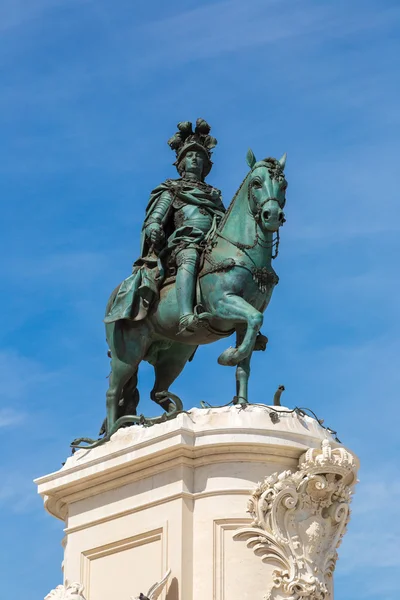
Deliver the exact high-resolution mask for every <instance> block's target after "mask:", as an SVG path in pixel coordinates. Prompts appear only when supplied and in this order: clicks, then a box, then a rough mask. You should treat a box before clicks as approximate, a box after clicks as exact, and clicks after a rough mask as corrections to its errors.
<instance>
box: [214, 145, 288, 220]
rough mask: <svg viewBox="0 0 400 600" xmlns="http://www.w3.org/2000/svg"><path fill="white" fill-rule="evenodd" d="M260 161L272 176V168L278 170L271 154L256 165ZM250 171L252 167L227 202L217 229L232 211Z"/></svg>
mask: <svg viewBox="0 0 400 600" xmlns="http://www.w3.org/2000/svg"><path fill="white" fill-rule="evenodd" d="M260 163H265V166H266V167H267V168H268V170H269V172H270V175H272V176H273V170H276V169H277V168H278V170H280V164H279V161H278V160H277V159H276V158H272V156H269V157H267V158H263V159H262V160H259V161H257V166H258V167H261V166H262V165H261V164H260ZM253 168H254V167H253ZM252 171H253V169H250V171H249V172H248V173H247V175H246V176H245V178H244V179H243V181H242V183H241V184H240V186H239V188H238V189H237V191H236V193H235V195H234V196H233V198H232V200H231V203H230V204H229V206H228V208H227V210H226V212H225V214H224V216H223V217H222V219H221V221H220V223H219V225H218V227H217V230H218V231H220V230H221V229H222V228H223V226H224V225H225V223H226V220H227V218H228V217H229V215H230V213H231V212H232V209H233V207H234V206H235V202H236V199H237V197H238V196H239V194H240V192H241V191H242V187H243V186H244V184H245V181H246V179H247V178H248V176H249V175H250V173H251V172H252Z"/></svg>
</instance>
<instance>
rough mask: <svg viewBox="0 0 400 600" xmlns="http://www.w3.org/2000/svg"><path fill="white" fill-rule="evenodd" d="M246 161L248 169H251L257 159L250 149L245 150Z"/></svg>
mask: <svg viewBox="0 0 400 600" xmlns="http://www.w3.org/2000/svg"><path fill="white" fill-rule="evenodd" d="M246 160H247V164H248V165H249V167H250V169H252V168H253V167H254V165H255V164H256V162H257V159H256V157H255V156H254V152H253V150H252V149H251V148H249V149H248V150H247V154H246Z"/></svg>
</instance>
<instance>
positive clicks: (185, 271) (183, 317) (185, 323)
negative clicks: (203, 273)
mask: <svg viewBox="0 0 400 600" xmlns="http://www.w3.org/2000/svg"><path fill="white" fill-rule="evenodd" d="M176 262H177V266H178V271H177V274H176V283H175V285H176V296H177V301H178V307H179V314H180V317H179V335H185V333H186V334H190V333H193V332H194V331H195V330H196V328H197V325H198V323H199V317H198V316H197V315H195V314H194V313H193V304H194V297H195V291H196V280H197V269H198V266H199V256H198V253H197V251H196V250H194V249H192V248H187V249H185V250H181V251H180V252H179V254H178V255H177V257H176Z"/></svg>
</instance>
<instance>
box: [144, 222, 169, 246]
mask: <svg viewBox="0 0 400 600" xmlns="http://www.w3.org/2000/svg"><path fill="white" fill-rule="evenodd" d="M146 235H147V237H148V238H149V240H150V241H151V243H152V244H154V245H155V246H158V245H159V244H160V243H161V242H163V241H164V239H165V234H164V231H163V229H162V227H161V225H160V224H159V223H151V224H150V225H148V226H147V227H146Z"/></svg>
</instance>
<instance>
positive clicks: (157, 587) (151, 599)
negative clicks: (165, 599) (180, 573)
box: [131, 569, 171, 600]
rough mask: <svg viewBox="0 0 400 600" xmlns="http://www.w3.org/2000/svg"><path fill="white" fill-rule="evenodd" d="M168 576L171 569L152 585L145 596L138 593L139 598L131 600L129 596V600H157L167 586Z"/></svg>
mask: <svg viewBox="0 0 400 600" xmlns="http://www.w3.org/2000/svg"><path fill="white" fill-rule="evenodd" d="M170 575H171V569H168V571H167V572H166V573H165V575H164V577H163V578H162V579H161V581H157V583H155V584H154V585H152V586H151V588H150V589H149V591H148V592H147V594H146V595H145V594H142V593H140V594H139V596H137V597H136V598H133V597H132V596H131V600H157V598H158V597H159V596H160V595H161V593H162V591H163V589H164V588H165V586H166V585H167V583H168V579H169V576H170Z"/></svg>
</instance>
